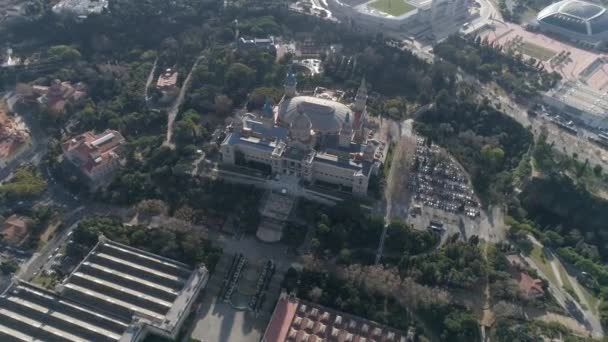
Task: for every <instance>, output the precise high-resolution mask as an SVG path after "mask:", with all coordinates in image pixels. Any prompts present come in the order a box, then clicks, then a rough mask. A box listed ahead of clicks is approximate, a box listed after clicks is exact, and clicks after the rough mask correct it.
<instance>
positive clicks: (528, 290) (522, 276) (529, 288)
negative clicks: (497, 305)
mask: <svg viewBox="0 0 608 342" xmlns="http://www.w3.org/2000/svg"><path fill="white" fill-rule="evenodd" d="M518 278H519V282H518V285H519V288H520V289H521V290H522V291H523V292H524V293H525V294H526V295H528V296H530V297H537V296H543V295H544V294H545V290H543V281H542V280H540V279H534V278H532V277H531V276H529V275H528V274H527V273H524V272H520V273H519V277H518Z"/></svg>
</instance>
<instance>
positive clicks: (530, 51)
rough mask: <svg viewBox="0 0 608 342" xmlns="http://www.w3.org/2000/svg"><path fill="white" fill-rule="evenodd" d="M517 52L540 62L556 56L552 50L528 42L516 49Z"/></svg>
mask: <svg viewBox="0 0 608 342" xmlns="http://www.w3.org/2000/svg"><path fill="white" fill-rule="evenodd" d="M517 50H519V52H521V53H523V54H524V55H526V56H530V57H534V58H536V59H538V60H541V61H548V60H549V59H550V58H551V57H553V56H555V55H556V52H555V51H553V50H550V49H547V48H544V47H542V46H540V45H536V44H532V43H528V42H523V43H522V44H521V45H520V46H518V47H517Z"/></svg>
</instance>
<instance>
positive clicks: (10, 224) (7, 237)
mask: <svg viewBox="0 0 608 342" xmlns="http://www.w3.org/2000/svg"><path fill="white" fill-rule="evenodd" d="M30 222H31V220H30V219H28V218H26V217H23V216H19V215H16V214H13V215H11V216H10V217H9V218H7V219H6V220H5V221H4V223H3V224H2V241H4V242H5V243H7V244H9V245H12V246H19V245H21V244H22V243H23V242H24V241H25V240H26V239H27V237H28V236H29V229H28V225H29V224H30Z"/></svg>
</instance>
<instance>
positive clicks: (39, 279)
mask: <svg viewBox="0 0 608 342" xmlns="http://www.w3.org/2000/svg"><path fill="white" fill-rule="evenodd" d="M32 283H34V284H37V285H40V286H42V287H44V288H47V289H53V288H54V287H55V285H57V284H58V283H59V279H57V277H56V276H51V275H46V274H42V272H40V273H39V274H38V275H36V276H35V277H34V279H32Z"/></svg>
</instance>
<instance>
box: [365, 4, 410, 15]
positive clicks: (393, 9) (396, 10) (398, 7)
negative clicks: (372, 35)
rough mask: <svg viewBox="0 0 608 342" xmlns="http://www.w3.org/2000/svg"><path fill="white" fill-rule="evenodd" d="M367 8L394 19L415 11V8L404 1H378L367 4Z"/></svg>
mask: <svg viewBox="0 0 608 342" xmlns="http://www.w3.org/2000/svg"><path fill="white" fill-rule="evenodd" d="M369 6H371V7H373V8H375V9H377V10H379V11H381V12H384V13H387V14H390V15H392V16H394V17H398V16H400V15H403V14H405V13H407V12H409V11H412V10H414V9H416V7H414V6H412V5H410V4H408V3H407V2H405V1H404V0H378V1H374V2H372V3H371V4H369Z"/></svg>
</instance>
